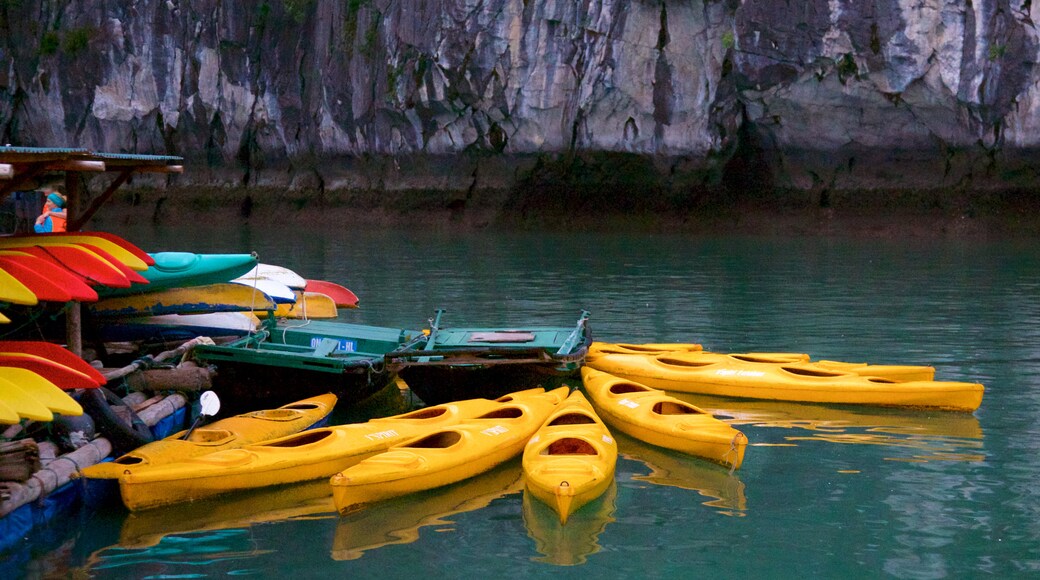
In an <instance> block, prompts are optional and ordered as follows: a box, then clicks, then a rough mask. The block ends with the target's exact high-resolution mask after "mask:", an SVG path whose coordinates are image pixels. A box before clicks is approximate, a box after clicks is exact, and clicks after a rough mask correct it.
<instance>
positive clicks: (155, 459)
mask: <svg viewBox="0 0 1040 580" xmlns="http://www.w3.org/2000/svg"><path fill="white" fill-rule="evenodd" d="M336 400H337V398H336V395H333V394H331V393H329V394H325V395H319V396H317V397H311V398H309V399H303V400H301V401H297V402H295V403H290V404H288V405H285V406H282V407H278V408H277V409H267V410H263V411H253V412H251V413H244V414H242V415H236V416H234V417H228V418H226V419H220V420H218V421H214V422H213V423H210V424H209V425H206V426H204V427H199V428H197V429H195V430H194V431H192V432H191V435H190V436H189V437H188V439H184V434H185V431H181V432H179V433H174V434H173V435H170V436H169V437H167V438H165V439H162V440H159V441H155V442H152V443H148V444H147V445H142V446H141V447H138V448H137V449H135V450H133V451H131V452H130V453H127V454H125V455H123V456H121V457H119V458H117V459H116V460H115V461H106V462H104V463H98V464H97V465H92V466H90V467H86V468H84V469H83V470H82V473H83V477H89V478H92V479H115V478H118V477H119V476H121V475H123V474H125V473H129V472H131V471H141V470H144V469H149V468H152V467H155V466H158V465H164V464H167V463H173V462H176V461H183V460H185V459H190V458H192V457H198V456H200V455H206V454H208V453H216V452H217V451H223V450H225V449H236V448H238V447H242V446H244V445H249V444H250V443H259V442H261V441H267V440H269V439H275V438H277V437H284V436H286V435H292V434H293V433H298V432H300V431H302V430H304V429H306V428H308V427H310V426H311V425H314V424H315V423H317V422H318V421H320V420H321V419H322V418H324V417H325V416H327V415H328V414H329V413H330V412H332V408H333V407H334V406H335V405H336Z"/></svg>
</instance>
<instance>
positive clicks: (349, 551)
mask: <svg viewBox="0 0 1040 580" xmlns="http://www.w3.org/2000/svg"><path fill="white" fill-rule="evenodd" d="M521 474H522V472H521V470H520V461H519V459H517V460H513V461H509V462H507V463H505V464H503V465H500V466H498V467H496V468H495V469H493V470H491V471H489V472H487V473H483V474H481V475H478V476H476V477H472V478H470V479H467V480H465V481H461V482H459V483H457V484H454V485H449V486H445V487H440V488H437V489H432V490H429V491H425V492H421V493H417V494H411V495H408V496H404V497H398V498H394V499H391V500H387V501H384V502H380V503H376V504H374V505H370V506H368V507H366V508H365V509H363V510H361V511H359V512H356V513H353V514H350V515H348V516H344V517H342V518H341V519H340V521H339V524H338V525H337V526H336V535H335V538H334V540H333V544H332V558H333V559H334V560H356V559H358V558H360V557H362V556H363V555H364V554H365V552H367V551H369V550H375V549H376V548H381V547H383V546H390V545H394V544H410V543H412V542H414V541H416V540H418V539H419V531H420V529H422V528H423V527H426V526H450V525H452V522H451V521H450V520H447V519H446V518H448V517H450V516H453V515H457V514H461V513H465V512H470V511H474V510H478V509H481V508H483V507H486V506H487V505H488V504H490V503H491V502H492V501H494V500H496V499H498V498H500V497H503V496H505V495H508V494H511V493H516V492H518V491H520V489H521V487H522V486H523V481H522V477H521Z"/></svg>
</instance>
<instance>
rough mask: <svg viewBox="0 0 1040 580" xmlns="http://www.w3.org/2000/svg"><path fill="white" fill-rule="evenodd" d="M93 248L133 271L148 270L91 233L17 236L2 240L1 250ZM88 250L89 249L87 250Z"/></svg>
mask: <svg viewBox="0 0 1040 580" xmlns="http://www.w3.org/2000/svg"><path fill="white" fill-rule="evenodd" d="M84 245H86V246H93V247H95V248H99V249H101V250H104V251H105V252H107V253H108V254H109V255H111V256H112V257H113V258H115V259H117V260H119V261H120V262H121V263H123V264H125V265H126V266H127V267H128V268H130V269H131V270H137V271H141V272H143V271H144V270H147V269H148V264H146V263H145V262H144V261H143V260H141V258H139V257H138V256H137V255H135V254H134V253H133V252H131V251H129V250H127V249H126V248H124V247H123V246H121V245H119V244H117V243H115V242H113V241H111V240H107V239H105V238H102V237H98V236H93V235H90V234H89V233H83V234H80V233H78V232H77V233H71V232H70V233H68V234H63V235H60V236H15V237H8V238H0V248H17V247H20V246H81V247H82V246H84ZM85 249H87V248H85Z"/></svg>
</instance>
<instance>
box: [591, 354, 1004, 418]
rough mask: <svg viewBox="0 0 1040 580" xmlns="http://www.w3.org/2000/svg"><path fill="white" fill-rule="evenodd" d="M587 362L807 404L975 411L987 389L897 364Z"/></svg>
mask: <svg viewBox="0 0 1040 580" xmlns="http://www.w3.org/2000/svg"><path fill="white" fill-rule="evenodd" d="M833 364H834V363H832V365H833ZM589 366H591V367H592V368H595V369H598V370H601V371H605V372H608V373H610V374H612V375H615V376H618V377H623V378H626V379H628V380H631V381H636V382H639V383H642V384H644V385H647V386H651V387H654V388H658V389H664V390H667V391H676V392H681V393H697V394H703V395H717V396H723V397H738V398H746V399H768V400H775V401H798V402H805V403H828V404H848V405H877V406H889V407H920V408H934V409H946V410H953V411H974V410H975V409H977V408H978V407H979V405H980V404H981V403H982V393H983V390H984V389H983V386H982V385H980V384H977V383H966V382H964V383H962V382H947V381H924V380H914V381H903V380H898V379H894V378H891V376H893V374H898V373H896V372H895V371H894V370H893V369H899V368H905V367H899V366H898V365H863V366H852V367H847V368H841V367H834V366H827V365H826V364H824V365H821V364H819V363H807V362H797V363H790V362H773V361H771V360H768V359H760V358H756V357H753V356H741V355H713V354H704V353H680V354H668V355H657V356H633V355H607V356H604V357H602V358H600V359H599V360H597V361H595V362H594V363H593V364H591V365H589ZM928 368H931V367H928ZM886 370H887V371H890V372H889V373H888V376H885V373H884V371H886ZM933 370H934V369H933Z"/></svg>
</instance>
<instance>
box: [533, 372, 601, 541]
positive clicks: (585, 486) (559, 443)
mask: <svg viewBox="0 0 1040 580" xmlns="http://www.w3.org/2000/svg"><path fill="white" fill-rule="evenodd" d="M617 455H618V450H617V442H615V441H614V438H613V437H611V435H610V431H609V430H608V429H607V426H606V425H604V424H603V421H601V420H600V418H599V417H598V416H596V412H595V411H594V410H593V409H592V405H590V404H589V401H588V400H587V399H586V398H585V395H583V394H581V391H574V392H573V393H571V394H570V396H569V397H567V400H566V401H564V402H563V403H562V404H560V407H559V408H558V409H556V410H555V411H553V412H552V414H551V415H550V416H549V418H548V419H546V421H545V423H544V424H543V425H542V426H541V428H539V429H538V432H537V433H536V434H535V436H534V437H532V438H531V440H530V441H528V443H527V446H526V447H525V448H524V459H523V467H524V476H525V477H526V483H527V489H528V491H529V492H531V493H532V494H534V496H535V497H537V498H538V499H539V500H541V501H543V502H545V503H546V504H547V505H548V506H549V507H551V508H552V509H553V510H555V511H556V513H557V514H558V515H559V516H560V523H562V524H566V523H567V518H568V517H569V516H570V514H572V513H574V512H576V511H578V510H579V509H581V507H582V506H584V505H585V504H587V503H589V502H590V501H592V500H594V499H596V498H597V497H599V496H601V495H603V492H604V491H606V489H607V487H609V486H610V484H611V483H613V481H614V467H615V466H616V464H617Z"/></svg>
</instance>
